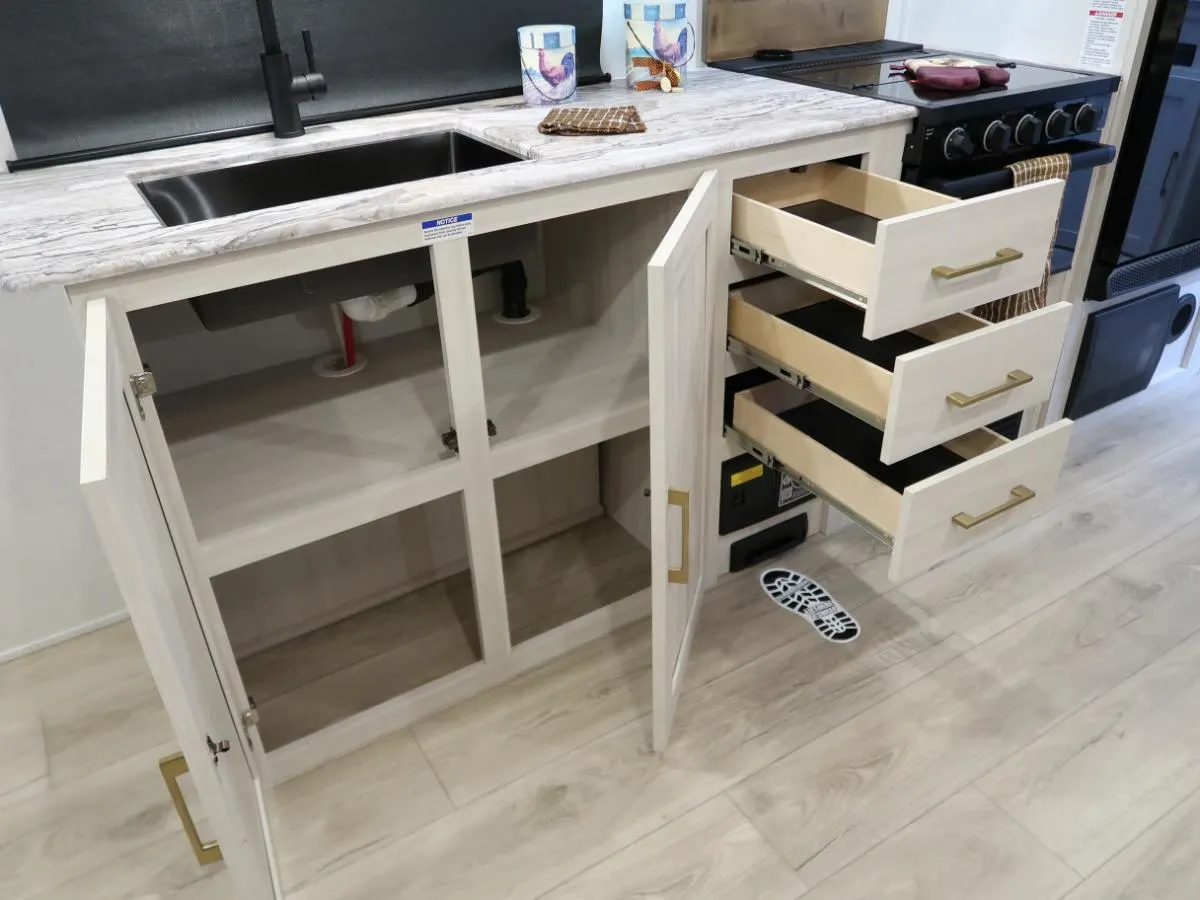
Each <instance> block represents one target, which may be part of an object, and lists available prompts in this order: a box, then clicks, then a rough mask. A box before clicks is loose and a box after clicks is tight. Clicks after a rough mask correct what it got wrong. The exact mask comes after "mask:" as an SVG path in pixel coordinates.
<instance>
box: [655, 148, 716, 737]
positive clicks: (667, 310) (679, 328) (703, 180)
mask: <svg viewBox="0 0 1200 900" xmlns="http://www.w3.org/2000/svg"><path fill="white" fill-rule="evenodd" d="M731 190H732V189H731V187H730V185H729V184H728V183H727V182H726V183H722V180H721V178H720V176H719V175H718V174H717V173H716V172H706V173H704V174H703V175H702V176H701V177H700V179H699V181H698V182H697V183H696V187H695V189H694V190H693V191H692V192H691V194H690V195H689V196H688V198H687V200H686V201H685V202H684V204H683V207H682V209H680V211H679V215H678V216H677V217H676V218H675V221H674V222H673V223H672V225H671V227H670V228H669V229H668V230H667V234H666V236H665V237H664V238H663V240H662V243H661V244H659V246H658V249H657V250H655V252H654V255H653V256H652V257H651V258H650V262H649V264H648V265H647V279H646V286H647V337H648V346H649V351H650V361H649V369H650V434H649V443H650V485H651V490H652V494H651V501H650V507H651V518H650V547H651V553H652V555H653V558H652V560H651V564H652V565H653V572H652V575H651V582H650V611H651V632H652V634H651V643H652V665H651V670H652V671H651V683H652V685H653V704H654V709H653V740H654V748H655V749H656V750H659V751H661V750H664V749H666V746H667V740H668V738H669V737H670V733H671V723H672V721H673V720H674V717H675V707H676V704H677V703H678V702H679V696H680V693H681V691H682V689H683V687H682V686H683V676H684V672H685V669H686V667H687V661H688V655H689V653H688V651H689V648H690V645H691V641H692V636H693V635H694V634H695V632H696V622H697V621H698V620H699V611H700V600H701V597H702V596H703V593H704V557H705V553H704V549H705V542H704V528H703V527H702V519H703V516H704V514H705V509H706V503H705V499H706V491H707V489H708V485H709V483H710V482H712V481H713V480H714V479H712V478H710V477H709V471H710V470H709V469H708V466H707V455H708V448H709V446H710V445H711V444H713V443H714V442H713V439H712V433H711V431H710V430H709V414H710V412H712V406H711V404H710V402H709V400H710V392H711V391H712V389H713V387H712V385H711V384H710V382H711V381H712V379H710V378H709V367H710V361H711V359H712V357H713V349H714V346H713V345H714V335H713V334H712V332H711V330H710V322H711V319H712V315H711V313H712V309H713V305H714V303H716V302H718V296H719V295H717V294H716V293H715V292H714V291H710V286H711V285H715V284H717V283H718V282H719V278H720V276H721V275H723V273H724V262H725V260H726V259H728V255H729V232H728V231H726V230H723V229H721V228H717V227H714V226H715V223H716V221H717V217H718V215H719V211H720V204H721V197H722V196H725V197H728V196H729V195H730V194H731ZM726 215H728V213H726ZM719 302H724V301H723V298H722V299H721V300H720V301H719ZM693 516H694V517H695V521H693Z"/></svg>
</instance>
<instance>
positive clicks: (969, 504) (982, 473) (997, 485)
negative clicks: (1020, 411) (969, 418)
mask: <svg viewBox="0 0 1200 900" xmlns="http://www.w3.org/2000/svg"><path fill="white" fill-rule="evenodd" d="M1073 425H1074V423H1072V422H1070V421H1068V420H1065V419H1064V420H1063V421H1060V422H1056V423H1054V424H1053V425H1050V426H1049V427H1047V428H1043V429H1041V430H1040V431H1036V432H1034V433H1033V434H1030V435H1027V436H1026V437H1023V438H1021V439H1019V440H1016V441H1013V442H1012V443H1010V444H1005V445H1004V446H1001V447H999V448H997V449H995V450H991V451H989V452H987V453H984V454H982V455H980V456H977V457H975V458H974V459H970V460H967V461H966V462H964V463H963V464H962V465H961V466H956V467H955V468H953V469H951V470H949V471H947V472H943V473H942V474H941V475H937V476H935V477H933V478H928V479H926V480H925V481H922V482H920V483H918V484H914V485H912V486H911V487H910V488H908V490H906V491H905V492H904V501H903V504H902V507H901V511H900V527H899V528H898V529H897V532H896V539H895V543H894V544H893V548H892V562H891V567H890V569H889V570H888V577H889V578H890V579H891V580H892V581H894V582H897V583H898V582H902V581H906V580H908V579H909V578H912V577H913V576H915V575H919V574H920V573H922V572H924V571H926V570H928V569H930V568H932V567H933V566H934V565H936V564H937V563H939V562H941V561H942V560H944V559H948V558H949V557H952V556H957V555H958V554H959V553H961V552H963V551H964V550H966V549H968V548H970V547H972V546H975V545H978V544H981V543H984V542H986V541H988V540H991V539H993V538H995V537H996V536H997V535H999V534H1001V533H1002V532H1005V531H1008V530H1009V529H1010V528H1013V527H1014V526H1016V525H1020V524H1021V523H1022V522H1027V521H1028V520H1029V519H1032V518H1033V517H1034V516H1036V515H1038V514H1039V513H1041V512H1043V511H1044V510H1045V509H1046V508H1047V506H1048V505H1049V502H1050V499H1051V497H1052V496H1053V494H1054V491H1055V489H1056V488H1057V486H1058V479H1059V475H1060V474H1061V472H1062V467H1063V461H1064V459H1065V458H1066V454H1067V445H1068V444H1069V442H1070V439H1071V429H1072V427H1073Z"/></svg>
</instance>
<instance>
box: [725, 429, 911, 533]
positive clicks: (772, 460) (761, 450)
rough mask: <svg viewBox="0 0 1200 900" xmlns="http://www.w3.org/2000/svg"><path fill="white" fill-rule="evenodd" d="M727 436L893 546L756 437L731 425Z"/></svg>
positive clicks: (870, 524) (877, 530)
mask: <svg viewBox="0 0 1200 900" xmlns="http://www.w3.org/2000/svg"><path fill="white" fill-rule="evenodd" d="M725 436H726V437H727V438H730V439H731V440H732V441H733V442H734V443H736V444H737V445H738V446H739V447H741V448H742V449H743V450H745V451H746V452H747V453H749V454H750V455H751V456H753V457H754V458H755V459H757V460H758V461H759V462H760V463H762V464H763V465H764V466H768V467H770V468H772V469H777V470H778V471H780V472H783V473H784V474H785V475H790V476H791V478H792V480H793V481H796V482H798V483H800V484H802V485H804V487H805V488H807V489H808V490H810V491H812V493H814V494H816V495H817V496H818V497H820V498H821V499H822V500H824V501H825V502H826V503H828V504H829V505H830V506H832V507H834V508H835V509H837V510H839V511H840V512H841V513H842V514H843V515H845V516H847V517H848V518H850V519H851V520H852V521H853V522H854V524H856V525H858V526H859V527H860V528H862V529H863V530H864V531H866V532H867V533H868V534H869V535H871V537H873V538H875V540H877V541H879V543H881V544H883V545H884V546H885V547H887V548H889V549H891V548H892V545H893V544H894V541H893V540H892V536H891V535H889V534H885V533H884V532H883V531H880V530H879V528H878V527H877V526H876V525H874V524H873V523H871V522H868V521H867V520H866V519H864V518H863V517H862V516H860V515H859V514H858V513H856V512H855V511H854V510H852V509H847V508H846V507H845V506H844V505H843V504H842V503H840V502H839V501H838V500H836V499H835V498H833V497H831V496H830V495H829V494H828V493H827V492H826V491H825V489H824V488H822V487H820V486H819V485H817V484H814V483H813V482H812V481H811V480H810V479H808V478H805V477H804V476H803V475H801V474H800V473H799V472H797V471H796V470H795V469H792V468H791V467H790V466H788V465H787V464H786V463H784V462H783V461H781V460H780V459H779V458H778V457H777V456H775V454H774V453H772V452H771V451H770V450H768V449H767V448H766V447H764V446H763V445H762V444H760V443H758V441H756V440H754V438H752V437H749V436H747V435H745V434H742V432H740V431H738V430H737V429H736V428H733V427H731V426H729V425H726V426H725Z"/></svg>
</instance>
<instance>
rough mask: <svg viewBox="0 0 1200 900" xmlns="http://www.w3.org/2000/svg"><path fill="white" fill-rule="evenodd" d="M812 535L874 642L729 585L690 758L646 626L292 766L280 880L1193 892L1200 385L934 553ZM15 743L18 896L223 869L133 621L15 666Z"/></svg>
mask: <svg viewBox="0 0 1200 900" xmlns="http://www.w3.org/2000/svg"><path fill="white" fill-rule="evenodd" d="M790 563H791V564H792V565H794V566H795V567H797V568H800V569H801V570H803V571H806V572H809V573H811V574H813V575H814V576H816V577H817V578H818V580H820V581H821V582H822V583H823V584H825V586H826V587H828V588H829V589H830V590H831V591H833V593H834V594H835V595H836V596H837V597H838V598H839V599H840V600H841V601H842V602H843V603H845V604H846V605H847V606H848V607H852V608H853V609H854V610H855V612H856V615H857V616H858V617H859V619H860V621H861V623H862V625H863V627H864V633H863V635H862V637H861V638H860V639H859V641H857V642H856V643H854V644H852V645H849V646H835V645H832V644H828V643H825V642H823V641H821V640H820V639H819V638H818V637H816V636H815V635H814V634H813V633H812V631H811V630H810V629H809V628H808V627H807V626H806V625H805V624H804V623H803V622H802V621H800V620H799V619H797V618H795V617H793V616H789V615H787V614H785V613H782V612H780V611H778V610H776V609H775V608H774V607H773V606H772V605H771V604H770V603H769V602H767V601H766V600H765V599H764V598H763V597H762V596H761V594H760V592H759V591H758V588H757V585H756V583H755V581H754V579H753V574H751V575H749V576H747V577H742V578H737V579H733V580H731V581H728V582H726V583H724V584H723V585H721V586H720V587H719V588H718V589H717V590H715V591H714V592H712V593H711V594H710V595H709V597H708V598H707V600H706V607H705V610H704V615H703V619H702V622H701V625H700V629H699V631H698V635H697V644H696V647H695V651H694V654H693V657H692V663H691V666H690V668H689V670H688V673H687V680H686V685H685V687H686V692H685V695H684V698H683V700H682V701H681V704H680V708H679V715H678V719H677V722H676V725H675V731H674V737H673V742H672V745H671V749H670V751H669V752H668V753H667V754H666V755H665V756H662V757H659V756H656V755H654V754H652V753H650V752H649V750H648V749H647V747H648V732H649V683H648V666H649V641H648V637H649V635H648V629H647V627H646V625H645V623H639V624H636V625H633V626H630V627H628V628H626V629H624V630H622V631H621V632H618V633H617V634H615V635H612V636H610V637H609V638H607V639H604V640H601V641H597V642H594V643H593V644H590V645H588V646H586V647H583V648H581V649H580V650H578V651H576V652H575V653H572V654H571V655H569V656H567V657H564V658H563V659H560V660H557V661H555V662H553V663H551V664H550V665H547V666H545V667H543V668H541V669H539V670H537V671H534V672H531V673H529V674H527V675H525V676H524V677H522V678H520V679H518V680H517V681H514V682H512V683H510V684H507V685H504V686H502V687H500V688H497V689H496V690H494V691H491V692H489V693H488V694H486V695H484V696H482V697H479V698H476V699H474V700H472V701H470V702H467V703H464V704H462V705H460V706H458V707H455V708H453V709H450V710H447V711H446V712H444V713H442V714H440V715H437V716H434V717H432V718H430V719H427V720H425V721H423V722H421V723H418V724H417V725H415V726H414V727H412V728H411V729H405V730H404V731H402V732H400V733H398V734H396V735H393V736H392V737H389V738H387V739H385V740H383V741H380V742H378V743H377V744H375V745H372V746H370V747H367V748H365V749H364V750H361V751H359V752H358V753H355V754H353V755H352V756H350V757H348V758H346V759H344V760H341V761H339V762H338V763H337V764H334V765H331V766H327V767H323V768H321V769H318V770H316V771H315V772H312V773H309V774H307V775H305V776H302V777H300V778H298V779H295V780H293V781H291V782H289V783H287V784H285V785H282V786H280V787H278V788H276V789H274V790H273V791H271V793H270V798H269V800H270V812H271V816H272V820H273V824H274V829H275V832H276V843H277V850H278V855H279V858H280V864H281V875H282V877H283V880H284V883H285V886H286V889H287V892H288V894H289V897H294V898H301V900H318V898H330V900H332V898H338V900H367V898H370V900H374V898H380V897H387V898H389V900H392V898H397V900H404V898H417V897H419V898H422V900H428V898H432V897H436V898H438V900H457V898H471V900H479V898H485V900H486V898H492V897H496V898H500V897H503V898H508V900H538V898H546V900H568V898H569V900H620V898H646V897H655V898H671V900H684V898H687V900H701V898H705V900H707V898H713V900H716V898H734V897H736V898H741V897H746V898H751V897H753V898H766V900H795V898H799V897H801V896H805V897H811V898H813V900H857V898H862V900H868V898H870V900H874V898H879V897H887V898H891V900H959V898H962V897H968V896H969V897H979V898H983V900H990V898H996V900H1009V898H1013V897H1020V898H1023V900H1059V898H1066V900H1184V898H1187V900H1191V898H1192V897H1194V896H1196V884H1197V883H1198V881H1200V862H1198V860H1200V724H1197V723H1200V687H1198V685H1200V602H1198V600H1200V379H1187V380H1181V379H1176V380H1175V381H1173V382H1170V383H1168V384H1166V385H1163V386H1160V387H1157V388H1155V389H1153V390H1152V392H1150V393H1148V394H1146V395H1143V396H1141V397H1138V398H1135V400H1134V401H1133V402H1131V403H1127V404H1124V405H1123V406H1120V407H1117V408H1112V409H1110V410H1106V411H1104V412H1103V413H1100V414H1098V415H1095V416H1092V417H1090V418H1089V419H1087V420H1085V421H1083V422H1081V423H1079V425H1078V427H1077V430H1076V435H1075V439H1074V442H1073V446H1072V452H1071V457H1070V462H1069V464H1068V468H1067V471H1066V473H1065V476H1064V482H1063V490H1062V492H1061V493H1060V495H1059V496H1058V498H1057V501H1056V504H1055V505H1054V506H1053V507H1052V508H1050V509H1048V510H1047V511H1046V512H1045V513H1044V514H1043V515H1041V516H1040V517H1038V518H1037V519H1035V520H1033V521H1031V522H1029V523H1028V524H1026V525H1025V526H1023V527H1022V528H1020V529H1017V530H1015V531H1012V532H1010V533H1009V534H1007V535H1005V536H1003V537H1002V538H1000V539H999V540H997V541H995V542H993V543H992V544H991V545H990V546H988V547H984V548H980V549H979V550H976V551H974V552H972V553H970V554H967V555H966V556H964V557H961V558H959V559H957V560H953V561H951V562H948V563H947V564H945V565H943V566H941V567H939V568H938V569H936V570H934V571H933V572H930V573H928V574H926V575H923V576H921V577H919V578H916V579H914V580H913V581H910V582H908V583H906V584H903V585H899V586H894V585H889V584H887V582H886V580H885V579H884V577H883V573H884V570H885V569H886V558H885V556H884V555H883V554H882V553H881V552H880V550H879V548H878V547H877V545H875V544H874V543H873V542H872V541H871V540H870V539H869V538H866V537H865V536H864V535H863V534H862V533H861V532H858V531H856V530H854V529H851V530H849V531H846V532H843V533H841V534H838V535H835V536H833V537H830V538H826V539H818V540H814V541H813V542H811V543H810V544H808V545H806V546H805V547H803V548H801V549H800V550H799V551H798V552H797V553H796V554H794V556H793V557H792V558H791V560H790ZM533 569H534V570H536V569H537V566H536V565H535V566H533ZM512 574H513V577H516V570H515V569H514V571H513V573H512ZM268 668H269V667H268ZM0 740H3V742H4V747H5V753H4V754H3V756H2V757H0V896H2V897H4V898H6V900H50V898H68V900H73V898H80V900H82V898H85V897H86V898H88V900H97V898H98V900H118V898H135V897H138V898H140V897H160V898H189V900H191V898H213V900H217V898H222V900H223V898H227V897H230V896H232V893H231V892H232V887H231V885H230V883H229V881H228V876H227V873H225V872H224V870H223V869H222V868H221V867H219V866H217V867H211V868H209V869H206V870H201V869H199V868H198V867H197V866H196V865H195V863H194V862H193V861H192V859H191V856H190V850H189V848H188V846H187V842H186V841H185V839H184V837H183V834H182V832H181V830H180V827H179V823H178V821H177V820H176V818H175V816H174V813H173V811H172V809H171V806H170V803H169V800H168V799H167V797H166V794H165V792H164V791H163V789H162V784H161V781H160V780H159V778H158V773H157V771H156V767H155V762H156V759H157V757H158V756H159V755H161V754H164V753H166V752H168V751H169V750H170V749H171V743H172V737H171V732H170V728H169V726H168V724H167V722H166V718H165V716H164V714H163V712H162V709H161V706H160V704H159V702H158V700H157V697H156V695H155V693H154V690H153V685H152V684H151V683H150V680H149V676H148V674H147V673H146V670H145V666H144V663H143V662H142V660H141V657H140V654H139V651H138V647H137V642H136V640H135V639H134V638H133V635H132V631H131V630H130V629H129V627H128V626H116V627H113V628H110V629H106V630H105V631H102V632H98V633H96V634H93V635H89V636H87V637H84V638H80V639H78V640H76V641H73V642H71V643H69V644H64V645H61V646H59V647H55V648H52V649H50V650H47V651H43V652H42V653H39V654H36V655H34V656H30V657H26V658H25V659H22V660H18V661H15V662H12V663H9V664H7V665H4V666H0ZM348 777H350V778H354V779H356V780H355V782H354V784H355V786H356V790H353V791H348V790H346V783H347V782H346V779H347V778H348Z"/></svg>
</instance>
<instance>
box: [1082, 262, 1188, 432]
mask: <svg viewBox="0 0 1200 900" xmlns="http://www.w3.org/2000/svg"><path fill="white" fill-rule="evenodd" d="M1188 302H1193V301H1191V300H1190V298H1189V301H1188ZM1180 306H1181V300H1180V297H1179V286H1178V285H1171V286H1170V287H1166V288H1161V289H1160V290H1157V291H1154V292H1153V293H1150V294H1147V295H1145V296H1144V297H1137V298H1135V299H1133V300H1128V301H1126V302H1125V303H1120V304H1118V305H1116V306H1110V307H1108V308H1107V309H1102V310H1099V311H1098V312H1095V313H1092V315H1090V316H1089V317H1088V321H1087V327H1086V329H1085V330H1084V334H1083V345H1082V347H1081V348H1080V351H1079V362H1078V363H1077V364H1076V366H1075V380H1074V381H1073V382H1072V384H1071V393H1070V396H1069V397H1068V399H1067V409H1066V416H1067V418H1068V419H1078V418H1080V417H1082V416H1086V415H1088V414H1089V413H1094V412H1096V410H1099V409H1103V408H1104V407H1106V406H1109V405H1111V404H1113V403H1116V402H1117V401H1118V400H1124V399H1125V398H1126V397H1131V396H1133V395H1134V394H1136V393H1139V392H1140V391H1143V390H1145V389H1146V388H1147V387H1148V386H1149V385H1150V381H1151V379H1153V377H1154V372H1155V370H1157V369H1158V363H1159V360H1160V359H1162V353H1163V347H1165V346H1166V344H1167V341H1168V340H1169V338H1170V333H1171V327H1172V323H1173V322H1174V321H1175V319H1176V315H1177V314H1178V313H1179V311H1180Z"/></svg>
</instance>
